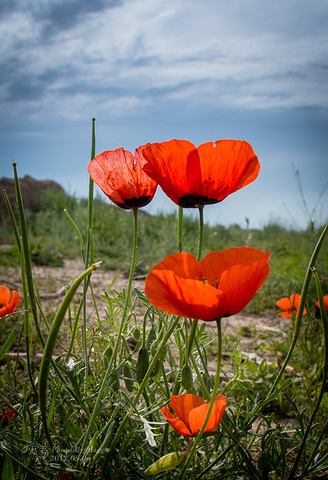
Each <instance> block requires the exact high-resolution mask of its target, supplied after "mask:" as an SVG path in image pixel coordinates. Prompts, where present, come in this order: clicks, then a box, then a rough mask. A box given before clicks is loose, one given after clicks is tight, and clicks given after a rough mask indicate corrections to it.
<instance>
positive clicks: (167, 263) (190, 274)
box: [153, 252, 203, 280]
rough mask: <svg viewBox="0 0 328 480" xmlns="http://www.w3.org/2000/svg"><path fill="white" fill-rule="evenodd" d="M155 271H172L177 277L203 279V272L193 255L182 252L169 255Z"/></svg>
mask: <svg viewBox="0 0 328 480" xmlns="http://www.w3.org/2000/svg"><path fill="white" fill-rule="evenodd" d="M153 270H172V271H173V272H174V273H175V275H176V276H177V277H181V278H193V279H195V280H197V279H198V280H202V279H203V271H202V269H201V267H200V264H199V263H198V262H197V260H196V258H195V257H194V256H193V255H191V253H187V252H181V253H175V254H173V255H168V256H167V257H165V258H164V260H163V261H162V262H159V263H158V264H157V265H156V266H155V267H154V268H153Z"/></svg>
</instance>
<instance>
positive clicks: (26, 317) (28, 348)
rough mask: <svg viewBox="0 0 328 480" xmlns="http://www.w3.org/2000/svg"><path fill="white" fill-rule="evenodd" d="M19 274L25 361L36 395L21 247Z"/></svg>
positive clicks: (23, 259)
mask: <svg viewBox="0 0 328 480" xmlns="http://www.w3.org/2000/svg"><path fill="white" fill-rule="evenodd" d="M21 275H22V290H23V302H24V330H25V348H26V361H27V371H28V376H29V379H30V382H31V385H32V389H33V392H34V393H35V395H36V398H37V397H38V393H37V390H36V387H35V384H34V381H33V376H32V366H31V358H30V338H29V333H30V332H29V314H28V293H27V286H26V272H25V258H24V250H23V249H22V248H21Z"/></svg>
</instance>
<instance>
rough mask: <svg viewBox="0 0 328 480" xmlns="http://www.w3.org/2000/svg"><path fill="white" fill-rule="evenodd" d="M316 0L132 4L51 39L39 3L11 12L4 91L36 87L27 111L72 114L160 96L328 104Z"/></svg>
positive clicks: (134, 0)
mask: <svg viewBox="0 0 328 480" xmlns="http://www.w3.org/2000/svg"><path fill="white" fill-rule="evenodd" d="M57 3H59V2H57ZM213 5H215V8H213ZM318 5H319V4H318V3H316V4H315V5H313V4H311V6H307V4H306V3H305V2H296V1H295V0H292V1H291V2H290V3H288V4H286V3H285V2H282V1H279V2H276V3H275V4H273V3H270V4H269V3H268V4H263V3H260V2H259V1H258V0H252V1H250V2H247V3H246V2H242V1H240V0H239V1H232V2H229V3H228V2H217V3H215V4H214V2H213V1H212V0H205V1H203V2H198V1H197V0H179V1H175V2H174V1H173V0H171V1H167V0H166V1H164V0H153V1H152V2H149V0H126V1H125V2H123V4H122V5H118V6H116V7H114V8H113V7H110V8H107V9H106V8H105V9H104V10H102V11H95V12H90V13H86V14H85V15H83V16H80V17H79V21H78V22H75V23H72V27H71V28H65V29H64V28H63V29H62V30H60V29H59V31H58V32H57V33H55V34H52V35H50V34H49V36H47V29H49V28H50V25H49V21H50V19H47V18H43V20H41V17H38V16H35V15H34V16H33V13H35V9H34V10H33V11H30V12H29V11H28V10H26V11H25V12H23V11H20V12H18V13H15V12H14V13H12V14H7V16H6V18H5V19H4V20H3V21H2V22H1V24H0V45H2V46H1V47H0V49H1V50H0V52H1V54H2V61H3V63H4V64H6V62H7V63H8V64H9V62H11V69H12V70H11V73H10V75H9V76H8V78H5V79H4V80H3V84H4V87H2V90H1V92H2V93H1V96H2V98H4V97H6V96H8V95H9V92H10V91H11V86H12V84H13V82H16V84H17V85H16V91H18V90H19V88H20V85H21V84H22V85H23V84H24V83H26V82H27V83H28V84H29V85H31V86H32V87H33V88H34V89H35V88H37V87H38V85H40V92H41V93H40V96H39V97H38V98H36V99H35V100H34V109H32V110H31V113H32V111H33V112H35V111H41V112H42V110H46V109H47V108H49V107H50V106H51V107H52V108H54V109H55V112H56V113H57V114H62V115H65V116H66V115H68V116H70V115H71V116H72V118H76V117H78V116H79V115H81V114H82V112H83V111H85V109H86V108H87V109H88V110H89V108H92V105H94V106H95V107H96V108H97V109H99V110H100V111H105V109H106V108H108V106H109V107H110V108H113V109H114V111H119V110H120V108H124V109H125V110H126V111H128V110H131V111H133V110H135V108H136V107H139V106H142V105H151V104H152V103H153V102H156V97H157V96H158V97H160V98H161V100H162V101H167V102H176V103H177V102H188V103H193V102H194V103H195V104H196V105H199V104H201V103H203V104H204V105H213V104H216V105H217V106H220V105H223V106H227V105H231V106H240V107H242V108H268V107H269V108H272V107H297V106H318V107H327V106H328V91H327V81H326V76H327V73H326V72H327V50H328V45H327V44H328V34H327V33H326V32H325V31H324V30H323V28H321V23H320V22H319V20H320V18H324V16H325V15H327V13H328V7H327V5H326V7H325V6H324V5H323V2H321V3H320V5H319V6H318ZM314 20H316V21H317V22H319V24H318V25H319V26H318V28H317V29H315V28H313V27H314ZM311 28H312V29H311ZM301 32H302V35H301ZM13 58H15V59H16V61H17V65H16V66H14V65H13V64H12V59H13ZM27 95H28V93H27ZM68 99H69V101H70V107H69V108H68V107H67V105H66V104H67V100H68ZM31 101H32V103H33V99H29V98H25V99H22V101H21V102H22V103H20V106H19V107H18V108H23V107H24V105H23V103H24V102H29V103H28V104H26V103H25V106H27V109H30V107H31Z"/></svg>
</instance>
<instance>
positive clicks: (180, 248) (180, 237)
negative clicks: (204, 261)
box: [178, 207, 183, 252]
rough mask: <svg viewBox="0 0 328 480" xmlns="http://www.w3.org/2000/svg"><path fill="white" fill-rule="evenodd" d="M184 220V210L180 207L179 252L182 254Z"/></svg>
mask: <svg viewBox="0 0 328 480" xmlns="http://www.w3.org/2000/svg"><path fill="white" fill-rule="evenodd" d="M182 220H183V208H182V207H179V213H178V252H182Z"/></svg>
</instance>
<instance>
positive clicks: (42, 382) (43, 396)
mask: <svg viewBox="0 0 328 480" xmlns="http://www.w3.org/2000/svg"><path fill="white" fill-rule="evenodd" d="M99 266H100V263H97V264H93V265H91V267H89V268H88V269H87V270H85V271H84V272H83V273H82V274H81V275H80V276H79V277H77V278H76V279H75V280H74V282H73V283H72V285H71V287H70V288H69V290H68V292H67V293H66V295H65V297H64V300H63V302H62V304H61V306H60V308H59V310H58V312H57V314H56V317H55V319H54V321H53V324H52V326H51V330H50V333H49V337H48V340H47V343H46V345H45V348H44V353H43V357H42V362H41V367H40V375H39V407H40V413H41V418H42V422H43V428H44V432H45V435H46V437H47V440H48V442H49V446H50V447H51V446H52V445H53V444H52V440H51V437H50V433H49V430H48V426H47V390H48V385H47V383H48V376H49V369H50V364H51V362H52V354H53V351H54V348H55V344H56V340H57V336H58V333H59V329H60V326H61V324H62V321H63V319H64V316H65V313H66V310H67V309H68V306H69V304H70V302H71V301H72V298H73V296H74V294H75V292H76V290H77V289H78V287H79V285H80V284H81V283H82V282H83V280H84V279H85V278H86V277H87V276H88V275H90V274H91V273H92V272H93V270H95V269H96V268H98V267H99Z"/></svg>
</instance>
